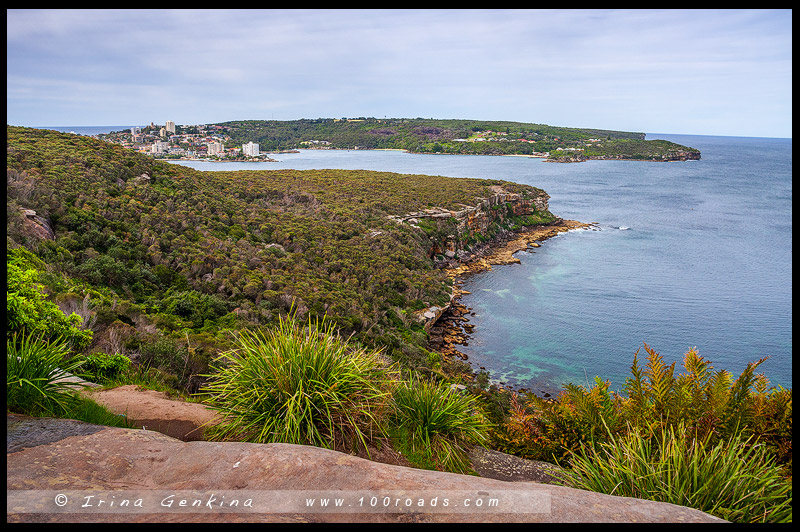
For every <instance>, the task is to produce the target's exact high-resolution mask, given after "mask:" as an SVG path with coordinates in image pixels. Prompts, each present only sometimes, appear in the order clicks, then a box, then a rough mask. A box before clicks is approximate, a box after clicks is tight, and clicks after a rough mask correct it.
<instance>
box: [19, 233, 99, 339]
mask: <svg viewBox="0 0 800 532" xmlns="http://www.w3.org/2000/svg"><path fill="white" fill-rule="evenodd" d="M40 263H41V261H39V259H38V258H37V257H36V256H35V255H33V254H32V253H31V252H30V251H28V250H26V249H24V248H15V249H9V248H6V274H7V277H6V320H7V321H6V338H9V337H11V336H12V335H13V334H16V333H25V334H29V335H31V334H33V335H37V336H39V337H41V338H42V339H44V340H55V339H57V338H63V339H64V341H65V342H67V343H68V344H69V346H70V347H72V348H73V349H75V350H76V351H80V350H81V349H84V348H85V347H87V346H88V345H89V343H90V342H91V341H92V331H90V330H84V329H82V328H81V323H82V322H83V320H82V318H81V317H80V316H78V315H77V314H74V313H73V314H70V315H69V316H65V315H64V313H63V312H61V310H60V309H59V308H58V305H56V304H55V303H53V302H52V301H48V300H47V297H46V295H45V293H44V287H43V286H42V285H41V284H39V271H38V270H37V266H38V265H39V264H40Z"/></svg>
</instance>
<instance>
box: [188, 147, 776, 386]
mask: <svg viewBox="0 0 800 532" xmlns="http://www.w3.org/2000/svg"><path fill="white" fill-rule="evenodd" d="M647 138H648V139H654V138H663V139H666V140H671V141H674V142H678V143H680V144H684V145H688V146H692V147H695V148H698V149H700V150H701V151H702V159H701V160H699V161H687V162H670V163H655V162H634V161H587V162H583V163H577V164H553V163H545V162H544V161H542V160H541V159H532V158H525V157H493V156H457V155H415V154H406V153H402V152H392V151H340V150H331V151H323V150H301V153H298V154H280V155H273V156H272V157H274V158H277V159H280V160H279V162H275V163H208V162H187V161H182V162H180V164H185V165H187V166H191V167H193V168H197V169H201V170H236V169H276V168H297V169H309V168H348V169H366V170H382V171H392V172H400V173H415V174H431V175H444V176H451V177H478V178H497V179H506V180H509V181H516V182H519V183H525V184H530V185H533V186H537V187H540V188H543V189H544V190H546V191H547V193H548V194H549V195H550V196H551V199H550V210H551V211H552V212H553V213H554V214H556V215H558V216H561V217H563V218H567V219H574V220H580V221H582V222H596V223H597V226H596V230H581V231H571V232H569V233H564V234H561V235H559V236H557V237H555V238H552V239H549V240H547V241H546V242H545V243H544V244H543V245H542V247H540V248H536V249H535V250H533V249H532V250H529V251H527V252H520V253H519V254H518V255H517V256H518V257H519V258H520V260H521V264H517V265H508V266H498V267H495V268H494V269H493V270H492V271H491V272H487V273H483V274H480V275H475V276H473V277H471V278H469V279H468V280H467V281H466V282H465V284H464V286H463V288H464V289H465V290H468V291H469V292H471V294H469V295H466V296H464V297H463V298H462V300H461V302H462V303H463V304H465V305H466V306H467V307H469V308H471V309H472V311H473V312H474V316H470V322H471V323H472V324H473V325H475V331H474V333H473V334H472V335H471V337H470V339H469V345H468V346H460V349H461V351H463V352H464V353H466V354H467V355H468V356H469V360H470V363H471V364H473V366H474V367H476V368H478V367H484V368H486V370H487V371H488V372H489V374H490V376H491V378H492V380H494V381H499V382H505V383H508V384H510V385H514V386H520V387H526V388H530V389H532V390H535V391H540V392H551V393H552V392H554V391H557V390H558V389H560V387H561V385H562V384H564V383H566V382H573V383H576V384H585V383H587V381H588V382H591V381H592V380H593V378H594V376H596V375H597V376H600V377H601V378H603V379H607V380H610V381H611V385H612V389H615V390H619V389H620V387H621V386H622V384H623V383H624V380H625V378H626V377H627V376H629V371H630V366H631V362H632V360H633V355H634V352H636V351H637V349H640V348H642V347H643V345H644V343H647V344H648V345H649V346H650V347H652V348H653V349H655V350H656V351H657V352H659V353H660V354H661V355H662V356H663V357H664V358H665V359H666V361H667V363H670V362H673V361H675V362H677V364H676V367H677V368H678V370H680V366H681V361H682V358H683V354H684V353H685V352H686V351H687V350H688V349H690V348H692V347H696V348H697V349H698V351H699V352H700V354H701V355H702V356H704V357H705V358H707V359H709V360H710V361H711V362H712V363H713V365H714V368H715V369H726V370H728V371H731V372H732V373H734V375H738V374H739V373H740V372H741V371H742V369H744V367H745V365H746V364H747V363H748V362H754V361H756V360H758V359H760V358H762V357H765V356H769V357H770V358H769V359H768V360H767V361H766V362H765V363H763V364H762V365H761V366H760V367H759V371H760V372H763V373H764V374H765V375H766V376H767V377H768V378H769V379H770V382H771V383H772V384H776V385H782V386H785V387H791V385H792V274H791V269H792V159H791V154H792V141H791V139H768V138H742V137H711V136H694V135H692V136H689V135H657V134H648V135H647ZM644 355H645V353H644V350H643V349H642V350H641V351H640V357H641V358H644Z"/></svg>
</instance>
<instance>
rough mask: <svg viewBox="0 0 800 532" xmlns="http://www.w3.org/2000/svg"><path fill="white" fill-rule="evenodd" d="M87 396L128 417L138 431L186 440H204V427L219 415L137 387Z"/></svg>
mask: <svg viewBox="0 0 800 532" xmlns="http://www.w3.org/2000/svg"><path fill="white" fill-rule="evenodd" d="M84 393H85V394H86V395H87V396H89V397H91V398H92V399H94V400H95V401H96V402H97V403H99V404H101V405H103V406H105V407H106V408H108V409H109V410H111V411H112V412H114V413H115V414H125V415H126V416H127V418H128V420H129V421H130V422H131V424H132V425H133V426H134V427H135V428H139V429H140V428H144V429H147V430H154V431H157V432H161V433H163V434H166V435H168V436H172V437H173V438H178V439H180V440H183V441H197V440H202V439H203V430H204V429H203V427H204V426H206V425H208V424H212V423H213V421H214V420H215V419H218V414H217V413H216V412H215V411H214V410H211V409H210V408H208V407H206V406H204V405H202V404H200V403H190V402H187V401H179V400H175V399H172V398H170V397H169V396H168V395H167V394H165V393H163V392H157V391H155V390H145V389H142V388H140V387H138V386H136V385H127V386H120V387H118V388H112V389H108V390H96V389H94V390H91V389H90V390H87V391H86V392H84Z"/></svg>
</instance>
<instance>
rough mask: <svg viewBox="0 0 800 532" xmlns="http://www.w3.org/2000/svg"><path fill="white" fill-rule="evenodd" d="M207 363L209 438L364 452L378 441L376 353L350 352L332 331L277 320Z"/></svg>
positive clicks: (385, 388)
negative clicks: (211, 413)
mask: <svg viewBox="0 0 800 532" xmlns="http://www.w3.org/2000/svg"><path fill="white" fill-rule="evenodd" d="M236 344H237V347H235V348H234V349H232V350H230V351H227V352H225V353H222V355H221V356H220V357H218V358H217V359H216V360H215V361H214V363H212V369H213V370H214V371H215V372H214V373H212V374H211V375H208V377H209V378H210V380H209V382H208V384H207V385H206V386H205V388H204V390H203V393H204V394H207V398H208V402H209V405H210V406H211V407H212V408H215V409H216V410H218V411H219V412H220V413H221V414H222V416H223V418H224V420H223V422H222V423H220V424H219V425H217V426H215V427H213V429H212V430H211V431H210V434H211V436H212V437H214V438H218V439H228V440H236V441H247V442H257V443H294V444H303V445H314V446H318V447H325V448H330V449H341V450H353V449H354V448H356V447H357V446H361V447H362V448H364V449H367V443H368V442H369V441H370V440H371V439H373V438H375V437H382V436H383V435H384V434H385V433H384V428H383V426H382V418H383V412H384V409H385V408H386V406H387V404H388V402H389V399H390V397H391V391H390V385H391V383H392V382H393V379H392V373H393V372H392V370H391V369H390V368H387V367H386V366H385V364H384V363H383V361H382V360H381V359H380V357H379V354H378V353H377V352H373V351H368V350H365V349H362V348H357V347H355V346H352V345H350V344H349V343H348V342H347V341H346V340H344V339H342V338H341V337H339V336H338V335H337V334H336V333H335V332H334V330H333V328H332V325H330V324H326V323H325V322H324V321H323V322H322V323H312V322H311V321H310V320H309V322H308V324H307V326H306V327H302V326H301V325H300V324H299V323H297V322H296V321H295V320H294V319H292V318H286V319H284V318H281V319H280V320H279V323H278V325H277V326H276V327H275V328H272V329H269V330H266V331H258V332H254V331H242V332H240V333H238V334H237V336H236Z"/></svg>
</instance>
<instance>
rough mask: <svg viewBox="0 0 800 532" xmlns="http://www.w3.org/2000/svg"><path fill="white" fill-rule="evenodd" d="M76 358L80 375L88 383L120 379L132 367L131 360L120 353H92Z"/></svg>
mask: <svg viewBox="0 0 800 532" xmlns="http://www.w3.org/2000/svg"><path fill="white" fill-rule="evenodd" d="M76 358H77V360H78V361H79V366H78V367H77V368H76V371H77V372H78V374H79V375H80V376H81V377H82V378H84V379H86V380H88V381H92V382H97V383H104V382H108V381H111V380H114V379H118V378H119V377H120V376H122V375H124V374H125V373H127V372H128V370H129V369H130V366H131V359H129V358H128V357H126V356H125V355H120V354H119V353H116V354H114V355H109V354H106V353H92V354H90V355H82V356H78V357H76Z"/></svg>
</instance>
